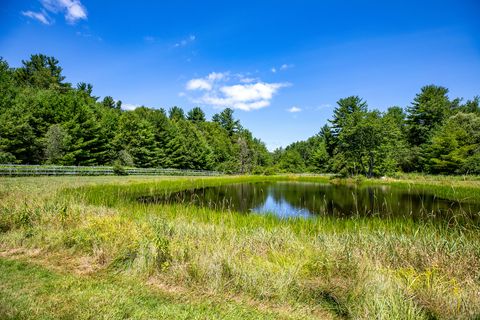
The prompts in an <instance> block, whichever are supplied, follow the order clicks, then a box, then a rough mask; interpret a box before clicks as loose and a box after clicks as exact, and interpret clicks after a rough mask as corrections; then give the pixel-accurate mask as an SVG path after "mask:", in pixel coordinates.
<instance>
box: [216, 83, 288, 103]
mask: <svg viewBox="0 0 480 320" xmlns="http://www.w3.org/2000/svg"><path fill="white" fill-rule="evenodd" d="M284 86H285V84H282V83H264V82H257V83H255V84H237V85H233V86H225V87H222V88H220V91H221V92H222V93H224V94H225V96H227V97H229V98H231V99H234V100H235V101H240V102H245V101H253V100H260V99H261V100H270V99H272V97H273V94H274V93H276V92H277V91H278V89H280V88H282V87H284Z"/></svg>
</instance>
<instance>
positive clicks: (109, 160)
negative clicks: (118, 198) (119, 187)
mask: <svg viewBox="0 0 480 320" xmlns="http://www.w3.org/2000/svg"><path fill="white" fill-rule="evenodd" d="M270 160H271V156H270V154H269V153H268V151H267V149H266V147H265V145H264V143H263V142H261V141H260V140H259V139H256V138H254V137H253V136H252V134H251V132H250V131H248V130H247V129H245V128H243V127H242V125H241V124H240V122H239V120H236V119H235V118H234V117H233V110H232V109H229V108H227V109H225V110H223V111H222V112H220V113H218V114H215V115H214V116H213V118H212V121H207V120H206V118H205V113H204V112H203V111H202V109H200V108H198V107H197V108H193V109H192V110H190V111H189V112H188V113H187V114H185V113H184V111H183V110H182V109H181V108H179V107H173V108H171V109H170V110H169V111H168V113H167V112H166V111H165V110H164V109H154V108H147V107H140V108H137V109H135V110H133V111H124V110H122V109H121V102H120V101H115V100H114V99H113V98H112V97H109V96H107V97H105V98H104V99H102V100H100V99H99V98H98V97H95V96H94V95H92V85H90V84H87V83H79V84H77V85H76V86H72V84H70V83H67V82H65V77H64V76H63V75H62V68H61V67H60V66H59V62H58V60H56V59H55V58H53V57H48V56H45V55H41V54H38V55H32V56H31V57H30V59H29V60H27V61H22V66H21V67H19V68H11V67H9V65H8V63H7V61H5V60H3V59H1V58H0V163H15V164H59V165H82V166H85V165H87V166H88V165H120V166H137V167H164V168H181V169H204V170H219V171H224V172H239V173H245V172H263V171H264V170H265V168H267V167H269V166H270V165H271V162H270Z"/></svg>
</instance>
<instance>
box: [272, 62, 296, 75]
mask: <svg viewBox="0 0 480 320" xmlns="http://www.w3.org/2000/svg"><path fill="white" fill-rule="evenodd" d="M294 66H295V65H293V64H287V63H284V64H282V65H281V66H280V67H272V68H271V69H270V71H271V72H272V73H277V71H285V70H287V69H291V68H293V67H294Z"/></svg>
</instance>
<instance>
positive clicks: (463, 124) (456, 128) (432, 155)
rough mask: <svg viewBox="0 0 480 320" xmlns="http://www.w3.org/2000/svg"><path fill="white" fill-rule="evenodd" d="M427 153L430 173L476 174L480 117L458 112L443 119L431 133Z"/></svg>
mask: <svg viewBox="0 0 480 320" xmlns="http://www.w3.org/2000/svg"><path fill="white" fill-rule="evenodd" d="M427 152H428V162H427V168H428V170H429V171H430V172H431V173H443V174H445V173H452V172H453V173H462V174H465V173H470V174H478V173H480V171H478V169H479V166H478V164H477V163H478V162H477V160H478V159H479V154H480V116H479V115H477V114H475V113H463V112H460V113H458V114H456V115H454V116H452V117H450V118H449V119H447V121H446V122H445V123H444V124H443V125H442V126H441V127H440V128H439V129H438V130H436V131H435V133H434V134H433V136H432V138H431V141H430V143H429V146H428V148H427Z"/></svg>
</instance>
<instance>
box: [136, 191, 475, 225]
mask: <svg viewBox="0 0 480 320" xmlns="http://www.w3.org/2000/svg"><path fill="white" fill-rule="evenodd" d="M139 201H141V202H146V203H184V204H193V205H197V206H201V207H209V208H212V209H217V210H230V211H237V212H242V213H250V212H252V213H258V214H262V213H273V214H275V215H278V216H280V217H283V218H288V217H306V218H308V217H314V216H318V215H331V216H341V217H348V216H376V215H378V216H382V217H383V216H385V217H386V216H391V217H412V218H422V219H423V218H442V219H451V218H452V217H455V216H460V215H461V216H465V215H469V216H472V217H475V216H478V214H479V213H480V204H479V203H473V204H472V203H462V202H459V201H453V200H447V199H442V198H439V197H436V196H435V195H434V194H433V193H429V192H428V191H425V190H421V189H410V190H407V189H403V188H398V187H393V186H374V187H355V186H345V185H332V184H323V183H311V182H260V183H238V184H230V185H222V186H215V187H204V188H198V189H189V190H184V191H180V192H174V193H169V194H159V195H155V196H147V197H141V198H139Z"/></svg>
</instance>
